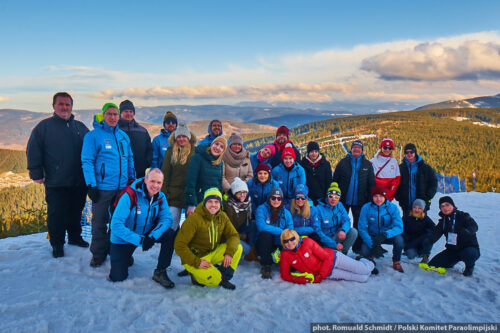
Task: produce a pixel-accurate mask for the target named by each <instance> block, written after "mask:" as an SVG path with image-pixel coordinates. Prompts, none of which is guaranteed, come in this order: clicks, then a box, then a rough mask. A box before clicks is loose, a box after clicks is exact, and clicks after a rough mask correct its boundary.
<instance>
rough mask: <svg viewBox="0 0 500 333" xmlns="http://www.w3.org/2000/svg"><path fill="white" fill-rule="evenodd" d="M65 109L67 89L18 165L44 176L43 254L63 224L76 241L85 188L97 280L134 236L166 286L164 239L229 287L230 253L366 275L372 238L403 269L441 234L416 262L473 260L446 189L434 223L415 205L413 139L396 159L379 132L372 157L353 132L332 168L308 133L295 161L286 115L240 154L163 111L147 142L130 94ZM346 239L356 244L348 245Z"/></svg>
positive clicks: (470, 224)
mask: <svg viewBox="0 0 500 333" xmlns="http://www.w3.org/2000/svg"><path fill="white" fill-rule="evenodd" d="M72 107H73V99H72V97H71V96H70V95H69V94H67V93H65V92H61V93H57V94H55V95H54V97H53V109H54V114H53V116H52V117H50V118H47V119H45V120H43V121H41V122H40V123H39V124H38V125H37V126H36V127H35V128H34V129H33V131H32V134H31V136H30V139H29V142H28V146H27V156H28V169H29V172H30V177H31V179H33V180H34V181H35V182H37V183H40V184H42V183H43V184H44V185H45V190H46V201H47V209H48V213H47V225H48V232H49V236H50V244H51V246H52V255H53V256H54V257H55V258H58V257H62V256H64V243H65V235H66V232H67V234H68V244H70V245H76V246H80V247H89V244H88V243H87V242H86V241H85V240H84V239H83V238H82V237H81V226H80V217H81V212H82V209H83V206H84V204H85V200H86V196H87V195H88V196H89V198H90V199H91V200H92V239H91V244H90V251H91V253H92V258H91V261H90V265H91V266H92V267H99V266H101V265H102V264H103V263H104V262H105V261H106V258H107V256H108V255H109V256H110V262H111V270H110V274H109V280H110V281H123V280H125V279H126V278H127V276H128V269H129V267H130V266H132V265H133V264H134V257H133V253H134V251H135V250H136V249H137V247H141V248H142V250H143V251H148V250H149V249H150V248H152V247H153V246H154V244H155V243H160V253H159V256H158V264H157V267H156V269H155V270H154V272H153V277H152V278H153V280H155V281H156V282H158V283H160V284H161V285H162V286H164V287H165V288H173V287H174V286H175V284H174V282H173V281H172V280H171V279H170V278H169V277H168V275H167V272H166V269H167V268H168V267H169V266H170V263H171V259H172V255H173V252H174V249H175V252H176V253H177V255H178V256H179V257H180V259H181V262H182V265H183V267H184V268H185V270H184V271H182V272H180V273H179V276H190V277H191V283H192V284H195V285H200V286H219V285H220V286H222V287H223V288H226V289H234V288H235V286H234V284H232V283H231V282H230V280H231V278H232V277H233V274H234V272H235V270H236V268H237V266H238V264H239V262H240V259H241V258H244V259H245V260H248V261H252V260H256V261H259V262H260V264H261V277H262V278H264V279H270V278H272V267H273V262H276V263H279V265H280V273H281V277H282V278H283V279H284V280H286V281H291V282H295V283H319V282H321V281H322V280H323V279H345V280H353V281H358V282H365V281H367V279H368V277H369V276H370V275H371V274H375V273H378V270H377V268H376V265H375V259H376V258H379V257H382V256H384V252H386V250H385V249H384V248H383V247H382V246H381V245H382V244H391V245H392V246H393V254H392V259H393V268H394V269H395V270H397V271H400V272H403V267H402V265H401V262H400V259H401V255H402V253H403V251H404V254H405V255H407V256H408V258H410V259H412V258H415V257H422V262H425V263H427V262H428V260H429V256H430V252H431V249H432V245H433V244H434V243H435V242H436V241H437V240H438V239H439V238H440V237H441V236H442V235H445V236H446V249H445V250H444V251H442V252H441V253H439V254H437V255H436V256H434V258H432V259H431V260H430V261H429V262H428V264H429V265H432V266H436V267H452V266H453V265H455V264H456V263H457V262H458V261H464V262H465V265H466V268H465V271H464V275H467V276H469V275H472V273H473V270H474V264H475V261H476V260H477V259H478V258H479V255H480V253H479V245H478V242H477V239H476V236H475V234H476V231H477V228H478V226H477V224H476V222H475V221H474V220H473V219H472V218H471V217H470V216H469V215H468V214H467V213H464V212H462V211H459V210H457V209H456V207H455V204H454V202H453V200H452V199H451V198H450V197H448V196H445V197H442V198H440V200H439V208H440V216H441V219H440V221H439V224H438V225H437V226H436V225H435V224H434V222H433V221H432V220H431V219H430V218H429V217H428V216H427V215H426V212H427V211H428V209H429V207H430V202H431V199H432V198H433V197H434V195H435V193H436V187H437V180H436V177H435V174H434V170H433V169H432V168H431V167H430V166H429V165H427V164H426V163H425V162H424V161H423V160H422V158H421V156H420V155H418V154H417V148H416V146H415V145H414V144H411V143H410V144H407V145H406V146H405V148H404V154H405V158H404V160H403V163H401V164H399V165H398V163H397V160H396V159H395V158H394V157H393V156H392V153H393V150H394V142H393V141H392V140H391V139H390V138H383V139H382V141H381V143H380V146H379V148H380V150H379V151H378V152H377V154H376V155H375V156H374V157H373V158H372V159H371V160H367V158H366V157H365V155H364V153H363V151H364V145H363V142H362V141H360V140H356V141H354V142H352V145H351V149H350V151H349V153H348V154H347V155H346V156H345V157H344V158H343V159H341V160H340V161H339V162H338V164H337V165H336V167H335V170H334V172H333V173H332V168H331V165H330V162H328V160H327V159H326V157H325V156H324V154H322V153H321V151H320V146H319V144H318V143H317V142H309V143H308V145H307V148H306V154H305V156H303V158H302V159H301V155H300V151H299V149H297V147H296V146H295V145H294V144H293V143H292V142H291V141H290V132H289V129H288V128H287V127H285V126H281V127H279V128H278V130H277V132H276V138H275V140H274V142H273V143H272V144H268V145H266V146H264V147H263V148H262V149H260V150H259V151H258V152H256V153H255V154H250V153H249V152H248V151H247V150H246V149H245V148H244V146H243V139H242V138H241V136H239V135H237V134H231V135H230V136H229V139H226V138H224V137H223V136H222V135H223V129H222V122H221V121H220V120H212V121H211V122H210V123H209V125H208V135H207V136H206V137H205V138H203V139H202V140H201V141H199V142H197V138H196V136H195V135H194V134H193V133H192V132H191V131H190V130H189V128H188V126H187V125H186V124H185V123H182V122H181V123H178V120H177V117H176V116H175V115H174V114H173V113H172V112H171V111H167V112H166V114H165V116H164V118H163V128H162V130H161V133H160V134H159V135H158V136H156V137H155V138H154V139H153V140H152V141H151V138H150V136H149V134H148V132H147V130H146V129H145V128H144V127H142V126H141V125H139V123H138V122H137V121H136V120H135V107H134V105H133V103H132V102H131V101H129V100H125V101H123V102H122V103H120V105H119V106H117V105H115V104H113V103H106V104H104V106H103V107H102V113H99V114H97V115H96V116H95V117H94V123H93V126H94V129H93V130H92V131H89V130H88V128H87V127H86V126H85V125H84V124H83V123H82V122H80V121H77V120H75V119H74V116H73V115H72ZM394 198H396V199H397V200H398V202H399V205H400V207H401V209H402V212H403V214H402V216H401V214H400V210H399V208H398V207H397V206H396V205H395V204H394V203H392V200H393V199H394ZM182 211H184V212H185V215H186V219H185V221H184V222H183V223H182V225H181V221H180V220H181V214H182ZM349 211H351V213H352V217H353V221H352V223H351V219H350V217H349V214H348V213H349ZM350 249H352V251H353V252H354V253H356V254H358V256H357V257H355V258H352V257H350V256H348V255H347V254H348V252H349V250H350Z"/></svg>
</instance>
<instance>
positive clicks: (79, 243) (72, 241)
mask: <svg viewBox="0 0 500 333" xmlns="http://www.w3.org/2000/svg"><path fill="white" fill-rule="evenodd" d="M68 244H69V245H76V246H79V247H89V243H88V242H86V241H85V240H84V239H83V238H82V237H80V239H68Z"/></svg>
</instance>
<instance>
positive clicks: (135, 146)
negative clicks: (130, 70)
mask: <svg viewBox="0 0 500 333" xmlns="http://www.w3.org/2000/svg"><path fill="white" fill-rule="evenodd" d="M134 117H135V107H134V104H133V103H132V102H131V101H129V100H128V99H126V100H124V101H123V102H121V103H120V121H119V122H118V126H119V127H120V129H121V130H122V131H124V132H125V133H127V135H128V137H129V138H130V146H131V147H132V153H133V154H134V167H135V172H136V176H137V178H142V177H144V175H145V174H146V169H147V168H149V167H150V166H151V161H152V160H153V145H152V144H151V137H150V136H149V133H148V131H147V130H146V129H145V128H144V127H142V126H141V125H139V123H137V122H136V121H135V119H134Z"/></svg>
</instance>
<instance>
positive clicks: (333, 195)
mask: <svg viewBox="0 0 500 333" xmlns="http://www.w3.org/2000/svg"><path fill="white" fill-rule="evenodd" d="M339 198H340V195H338V194H329V195H328V199H339Z"/></svg>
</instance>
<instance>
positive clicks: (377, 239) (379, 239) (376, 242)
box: [372, 234, 387, 247]
mask: <svg viewBox="0 0 500 333" xmlns="http://www.w3.org/2000/svg"><path fill="white" fill-rule="evenodd" d="M386 239H387V237H386V236H385V235H384V234H380V235H377V236H375V237H373V238H372V241H373V247H377V246H379V245H380V244H382V243H383V242H384V241H385V240H386Z"/></svg>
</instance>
